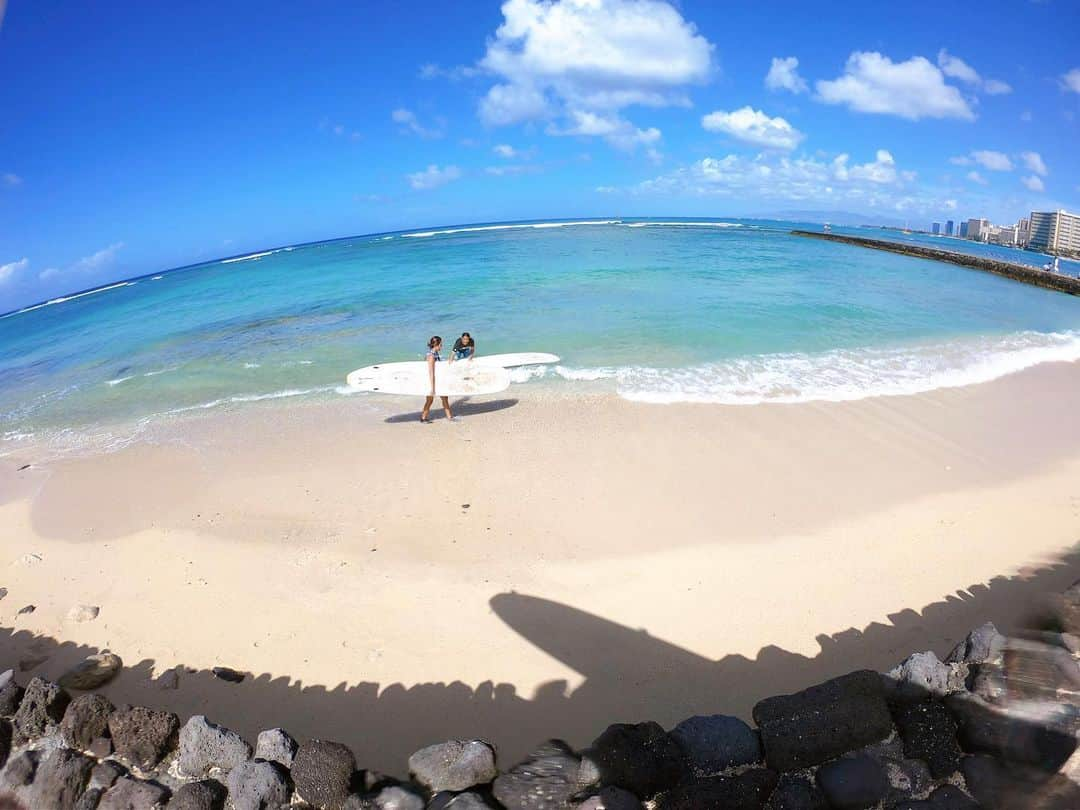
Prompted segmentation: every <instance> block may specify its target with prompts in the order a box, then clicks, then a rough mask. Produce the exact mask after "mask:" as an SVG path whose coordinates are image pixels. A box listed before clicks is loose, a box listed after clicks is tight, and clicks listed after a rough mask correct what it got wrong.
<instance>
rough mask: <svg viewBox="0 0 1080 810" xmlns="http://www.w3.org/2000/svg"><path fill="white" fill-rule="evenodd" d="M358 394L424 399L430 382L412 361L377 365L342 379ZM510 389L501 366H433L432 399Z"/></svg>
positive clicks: (425, 369) (417, 362)
mask: <svg viewBox="0 0 1080 810" xmlns="http://www.w3.org/2000/svg"><path fill="white" fill-rule="evenodd" d="M345 380H346V382H348V384H349V385H350V386H352V387H353V388H356V389H359V390H360V391H373V392H377V393H380V394H403V395H407V396H419V397H423V396H427V395H428V394H430V393H431V378H430V377H429V376H428V366H427V362H426V361H424V360H414V361H409V362H404V363H380V364H378V365H375V366H366V367H364V368H358V369H357V370H356V371H353V372H351V373H350V374H349V376H348V377H346V378H345ZM509 387H510V372H509V371H507V370H506V369H505V368H503V367H502V366H498V365H483V364H480V363H466V362H458V363H448V362H446V361H445V360H444V361H442V362H441V363H436V364H435V396H439V397H467V396H477V395H479V394H497V393H498V392H499V391H505V390H506V389H507V388H509Z"/></svg>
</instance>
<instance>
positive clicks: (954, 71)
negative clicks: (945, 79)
mask: <svg viewBox="0 0 1080 810" xmlns="http://www.w3.org/2000/svg"><path fill="white" fill-rule="evenodd" d="M937 63H938V67H940V68H941V72H942V73H944V74H945V75H946V76H950V77H952V78H954V79H959V80H960V81H962V82H968V83H969V84H978V83H979V82H981V81H982V78H981V77H980V76H979V73H978V71H976V70H975V68H973V67H972V66H971V65H969V64H968V63H967V62H965V61H964V60H963V59H960V58H959V57H956V56H951V55H950V54H949V53H948V51H946V50H945V49H944V48H942V49H941V50H940V51H938V55H937Z"/></svg>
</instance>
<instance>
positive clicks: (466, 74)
mask: <svg viewBox="0 0 1080 810" xmlns="http://www.w3.org/2000/svg"><path fill="white" fill-rule="evenodd" d="M480 73H481V71H480V69H479V68H475V67H469V66H468V65H455V66H454V67H452V68H444V67H442V66H441V65H437V64H435V63H434V62H428V63H427V64H424V65H421V66H420V73H419V75H420V78H421V79H450V81H454V82H456V81H460V80H461V79H471V78H473V77H474V76H479V75H480Z"/></svg>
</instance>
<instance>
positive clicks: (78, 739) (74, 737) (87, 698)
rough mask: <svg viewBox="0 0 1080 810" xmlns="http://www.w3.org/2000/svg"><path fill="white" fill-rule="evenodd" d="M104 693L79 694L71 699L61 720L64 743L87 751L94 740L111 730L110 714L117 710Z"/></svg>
mask: <svg viewBox="0 0 1080 810" xmlns="http://www.w3.org/2000/svg"><path fill="white" fill-rule="evenodd" d="M115 709H116V707H115V706H113V705H112V703H111V702H110V701H109V699H108V698H107V697H105V696H104V695H79V697H77V698H75V699H74V700H73V701H71V704H70V705H69V706H68V707H67V711H66V712H64V719H63V720H62V721H60V736H61V737H62V738H63V740H64V744H65V745H67V746H68V747H69V748H74V749H76V750H78V751H86V750H88V749H89V748H90V746H91V745H92V744H93V742H94V740H96V739H97V738H98V737H101V736H103V735H104V734H105V733H106V732H107V731H108V730H109V715H110V714H112V713H113V712H114V711H115Z"/></svg>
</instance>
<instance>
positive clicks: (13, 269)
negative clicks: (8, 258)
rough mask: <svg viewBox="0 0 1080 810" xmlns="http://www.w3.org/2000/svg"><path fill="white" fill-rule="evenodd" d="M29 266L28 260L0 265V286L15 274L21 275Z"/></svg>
mask: <svg viewBox="0 0 1080 810" xmlns="http://www.w3.org/2000/svg"><path fill="white" fill-rule="evenodd" d="M29 266H30V260H29V259H26V258H23V259H19V260H18V261H17V262H8V263H7V264H0V284H4V283H6V282H8V281H10V280H11V279H12V278H13V277H14V276H15V274H16V273H21V272H22V271H23V270H25V269H26V268H27V267H29Z"/></svg>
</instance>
